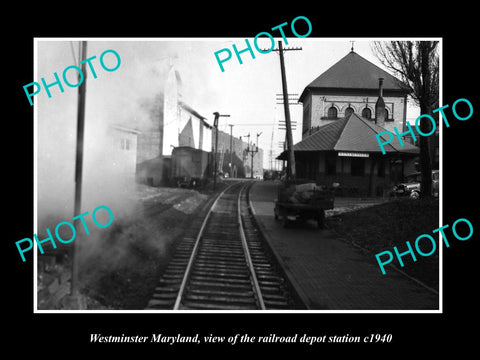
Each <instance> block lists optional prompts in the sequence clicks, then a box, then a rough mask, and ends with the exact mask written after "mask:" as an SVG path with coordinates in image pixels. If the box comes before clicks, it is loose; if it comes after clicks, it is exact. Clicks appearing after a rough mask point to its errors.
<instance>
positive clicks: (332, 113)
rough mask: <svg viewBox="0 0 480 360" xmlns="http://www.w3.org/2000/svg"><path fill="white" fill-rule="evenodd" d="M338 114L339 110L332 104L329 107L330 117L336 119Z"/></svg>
mask: <svg viewBox="0 0 480 360" xmlns="http://www.w3.org/2000/svg"><path fill="white" fill-rule="evenodd" d="M337 116H338V111H337V108H336V107H335V106H331V107H329V108H328V118H329V119H336V118H337Z"/></svg>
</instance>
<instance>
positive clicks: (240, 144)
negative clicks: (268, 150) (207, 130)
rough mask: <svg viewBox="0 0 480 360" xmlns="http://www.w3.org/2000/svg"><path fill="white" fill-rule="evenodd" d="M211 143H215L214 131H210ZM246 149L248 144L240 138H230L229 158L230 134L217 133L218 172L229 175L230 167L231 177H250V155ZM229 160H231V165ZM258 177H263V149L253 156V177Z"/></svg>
mask: <svg viewBox="0 0 480 360" xmlns="http://www.w3.org/2000/svg"><path fill="white" fill-rule="evenodd" d="M212 142H213V143H215V131H212ZM250 146H252V144H250ZM247 147H248V143H247V142H245V141H243V140H242V138H241V137H240V138H236V137H232V154H231V157H230V134H227V133H226V132H223V131H218V155H217V164H218V166H219V170H220V171H221V172H222V173H228V174H230V166H231V167H232V176H233V177H239V178H243V177H251V167H252V165H251V153H247V152H246V150H247ZM230 158H231V159H232V162H231V163H230ZM230 164H231V165H230ZM258 175H262V176H263V149H261V148H259V149H258V152H257V153H255V155H254V156H253V176H254V177H255V176H258Z"/></svg>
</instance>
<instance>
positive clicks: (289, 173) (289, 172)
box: [272, 41, 302, 180]
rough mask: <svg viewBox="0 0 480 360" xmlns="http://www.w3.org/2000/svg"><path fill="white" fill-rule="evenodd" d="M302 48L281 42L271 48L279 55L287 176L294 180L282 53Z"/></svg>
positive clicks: (294, 172) (293, 159) (291, 137)
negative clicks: (284, 46) (283, 44)
mask: <svg viewBox="0 0 480 360" xmlns="http://www.w3.org/2000/svg"><path fill="white" fill-rule="evenodd" d="M294 50H302V48H301V47H290V48H285V49H284V48H283V46H282V42H281V41H279V42H278V49H273V50H272V51H278V53H279V55H280V71H281V74H282V89H283V108H284V111H285V128H286V130H287V133H286V142H287V151H288V169H287V178H289V179H290V180H295V178H296V171H295V154H294V152H293V136H292V124H291V120H290V108H289V101H288V100H289V98H288V89H287V77H286V74H285V60H284V58H283V53H284V52H285V51H294Z"/></svg>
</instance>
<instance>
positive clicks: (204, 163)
mask: <svg viewBox="0 0 480 360" xmlns="http://www.w3.org/2000/svg"><path fill="white" fill-rule="evenodd" d="M211 162H212V159H211V153H209V152H206V151H203V150H199V149H195V148H192V147H189V146H179V147H176V148H174V149H173V151H172V165H171V176H170V179H171V182H172V185H174V186H178V187H193V188H196V187H199V186H203V185H205V184H206V182H207V181H208V178H209V177H210V173H211V168H212V166H211Z"/></svg>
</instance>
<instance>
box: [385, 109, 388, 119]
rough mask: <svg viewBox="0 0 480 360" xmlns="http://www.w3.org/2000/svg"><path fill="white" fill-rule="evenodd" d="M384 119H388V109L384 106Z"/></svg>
mask: <svg viewBox="0 0 480 360" xmlns="http://www.w3.org/2000/svg"><path fill="white" fill-rule="evenodd" d="M385 120H388V110H387V108H385Z"/></svg>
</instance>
